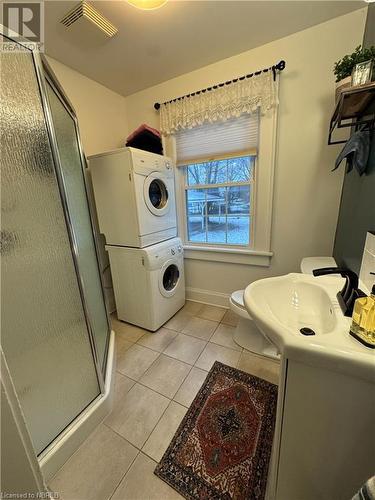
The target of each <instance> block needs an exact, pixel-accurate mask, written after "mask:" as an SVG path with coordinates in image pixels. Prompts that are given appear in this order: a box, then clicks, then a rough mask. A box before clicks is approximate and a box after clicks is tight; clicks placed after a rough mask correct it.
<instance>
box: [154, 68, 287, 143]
mask: <svg viewBox="0 0 375 500" xmlns="http://www.w3.org/2000/svg"><path fill="white" fill-rule="evenodd" d="M276 105H277V82H275V81H274V79H273V73H272V71H267V72H265V73H264V72H262V73H260V74H259V75H254V76H253V77H252V78H246V79H244V80H238V81H237V82H235V83H231V84H230V85H224V86H223V87H218V88H217V89H213V90H211V91H206V92H201V93H200V94H198V95H195V96H192V97H188V98H184V99H180V100H176V101H175V102H171V103H166V104H162V105H161V108H160V130H161V132H162V134H163V135H164V136H167V135H171V134H173V133H175V132H177V131H178V130H183V129H189V128H193V127H197V126H198V125H202V124H203V123H205V122H208V123H213V122H216V121H225V120H228V119H230V118H234V117H238V116H241V115H242V114H244V113H248V114H250V113H253V112H254V111H256V110H259V111H260V112H261V113H264V112H265V111H266V110H268V109H271V108H272V107H274V106H276Z"/></svg>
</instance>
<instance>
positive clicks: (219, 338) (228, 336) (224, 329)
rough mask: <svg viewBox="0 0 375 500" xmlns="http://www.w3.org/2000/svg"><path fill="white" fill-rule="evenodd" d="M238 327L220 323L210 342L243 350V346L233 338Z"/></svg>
mask: <svg viewBox="0 0 375 500" xmlns="http://www.w3.org/2000/svg"><path fill="white" fill-rule="evenodd" d="M235 330H236V328H235V327H234V326H229V325H224V324H220V325H219V326H218V327H217V329H216V330H215V333H214V334H213V335H212V337H211V339H210V342H213V343H214V344H219V345H222V346H224V347H230V348H231V349H234V350H236V351H242V348H241V347H240V346H239V345H238V344H236V343H235V341H234V340H233V334H234V332H235Z"/></svg>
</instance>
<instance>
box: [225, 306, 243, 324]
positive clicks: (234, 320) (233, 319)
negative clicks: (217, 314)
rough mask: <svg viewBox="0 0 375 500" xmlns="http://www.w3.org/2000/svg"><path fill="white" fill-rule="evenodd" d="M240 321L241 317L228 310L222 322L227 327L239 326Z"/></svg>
mask: <svg viewBox="0 0 375 500" xmlns="http://www.w3.org/2000/svg"><path fill="white" fill-rule="evenodd" d="M238 321H239V317H238V315H237V314H236V313H234V312H233V311H231V310H230V309H228V310H227V311H226V313H225V314H224V317H223V319H222V320H221V322H222V323H224V324H225V325H230V326H237V325H238Z"/></svg>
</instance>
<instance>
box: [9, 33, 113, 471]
mask: <svg viewBox="0 0 375 500" xmlns="http://www.w3.org/2000/svg"><path fill="white" fill-rule="evenodd" d="M1 31H2V34H1V40H0V41H1V47H2V50H1V51H0V63H1V85H0V93H1V115H0V120H1V122H0V127H1V144H0V146H1V246H0V251H1V287H2V290H1V291H2V293H1V327H2V331H1V343H2V351H3V354H4V357H5V361H6V364H7V367H8V369H9V373H10V376H11V380H12V383H13V386H14V388H15V393H16V396H17V399H18V402H19V406H20V408H21V411H22V415H23V418H24V421H25V424H26V427H27V430H28V433H29V435H30V437H31V442H32V445H33V448H34V451H35V454H36V455H37V456H38V460H39V464H40V466H41V469H42V471H43V472H44V475H45V477H46V478H47V479H48V478H49V477H50V476H51V475H52V474H53V473H54V472H55V471H56V470H57V469H58V468H59V467H60V466H61V465H62V464H63V463H64V461H65V460H66V459H67V458H68V457H69V456H70V455H71V454H72V453H73V452H74V451H75V449H76V448H77V447H78V446H79V445H80V444H81V442H82V441H83V440H84V439H85V437H86V436H87V435H88V434H89V433H90V432H91V431H92V430H93V429H94V428H95V426H96V425H97V424H98V423H99V422H100V421H101V420H102V419H103V418H104V416H105V414H106V413H108V411H109V409H110V406H111V397H112V392H111V390H110V389H111V381H112V367H113V349H114V338H113V334H111V329H110V321H109V317H108V314H107V311H106V307H105V300H104V293H103V284H102V282H101V274H100V271H99V264H98V252H97V246H96V245H97V242H96V231H95V226H94V224H93V219H92V217H91V212H90V210H91V208H90V204H89V201H88V196H87V186H86V163H85V156H84V154H83V151H82V147H81V142H80V138H79V132H78V125H77V119H76V115H75V112H74V110H73V108H72V106H71V104H70V103H69V101H68V99H67V97H66V96H65V94H64V92H63V90H62V89H61V87H60V85H59V83H58V82H57V80H56V78H55V76H54V75H53V73H52V71H51V70H50V68H49V67H48V64H47V62H46V61H45V60H44V59H42V58H41V57H40V55H39V54H38V53H36V52H33V51H32V50H29V49H28V48H27V46H25V44H24V43H23V41H22V40H20V39H19V38H17V37H13V36H12V37H11V38H9V36H5V34H4V30H0V32H1Z"/></svg>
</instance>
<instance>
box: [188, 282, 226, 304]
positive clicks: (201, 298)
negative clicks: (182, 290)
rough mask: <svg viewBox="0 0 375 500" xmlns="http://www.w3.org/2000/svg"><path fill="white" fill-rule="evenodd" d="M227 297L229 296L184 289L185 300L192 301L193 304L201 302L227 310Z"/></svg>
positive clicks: (199, 289) (195, 289)
mask: <svg viewBox="0 0 375 500" xmlns="http://www.w3.org/2000/svg"><path fill="white" fill-rule="evenodd" d="M229 297H230V295H229V294H226V293H221V292H215V291H213V290H202V289H201V288H191V287H186V298H187V300H193V301H195V302H203V303H204V304H210V305H213V306H220V307H226V308H229Z"/></svg>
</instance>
